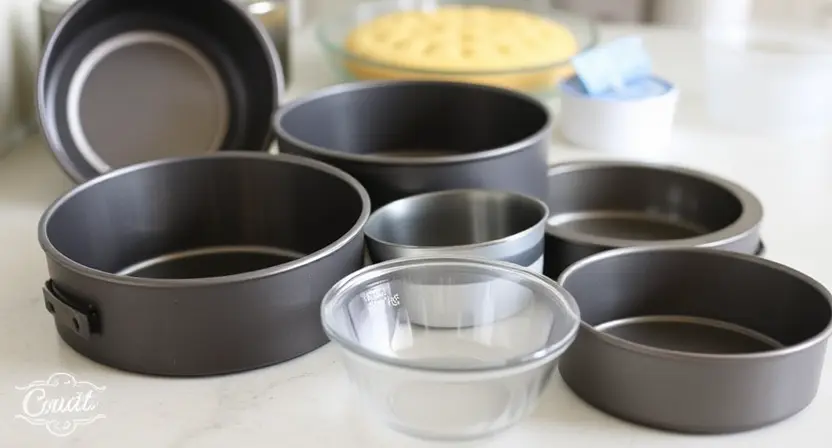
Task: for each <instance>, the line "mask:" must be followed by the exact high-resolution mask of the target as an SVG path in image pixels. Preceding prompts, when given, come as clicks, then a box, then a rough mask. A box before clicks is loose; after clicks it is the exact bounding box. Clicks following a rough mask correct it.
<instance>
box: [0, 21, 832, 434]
mask: <svg viewBox="0 0 832 448" xmlns="http://www.w3.org/2000/svg"><path fill="white" fill-rule="evenodd" d="M606 31H607V33H606V34H607V35H610V34H611V33H620V32H623V31H626V30H606ZM638 31H639V32H640V33H641V34H642V35H643V36H644V37H645V41H646V44H647V46H648V47H649V49H650V50H651V52H652V53H653V55H654V57H655V60H656V61H655V62H656V69H657V72H658V73H659V74H661V75H663V76H665V77H667V78H669V79H672V80H674V81H676V82H677V83H678V85H679V86H680V87H681V91H682V96H681V102H680V105H679V113H678V118H677V126H676V129H675V130H674V140H673V145H672V148H670V149H669V150H668V151H667V152H666V153H665V154H663V156H662V160H661V161H663V162H671V163H676V164H680V165H685V166H689V167H692V168H698V169H702V170H707V171H709V172H712V173H714V174H717V175H721V176H724V177H727V178H729V179H731V180H734V181H736V182H738V183H740V184H742V185H744V186H746V187H747V188H749V189H751V190H752V191H754V192H755V193H756V194H757V195H758V196H759V197H760V199H761V200H762V202H763V204H764V206H765V212H766V215H765V222H764V227H763V237H764V239H765V242H766V244H767V246H768V253H767V257H768V258H770V259H772V260H775V261H778V262H782V263H785V264H788V265H791V266H793V267H795V268H797V269H799V270H801V271H803V272H805V273H807V274H809V275H811V276H814V277H815V278H817V279H818V280H820V281H821V282H823V283H825V284H827V285H832V264H830V263H829V261H828V254H829V253H830V249H832V239H831V238H829V235H828V233H827V232H829V231H830V229H832V202H830V201H829V200H828V196H829V192H832V139H824V138H818V139H815V140H811V141H803V142H799V143H794V142H792V143H788V142H784V141H778V140H775V139H771V138H767V137H764V136H760V135H747V134H739V133H733V132H730V131H727V130H721V129H719V128H718V127H714V126H712V125H710V124H709V123H708V122H707V120H706V118H705V117H704V115H703V112H702V91H703V85H702V77H701V73H700V71H701V64H700V60H699V59H698V58H699V57H700V55H701V50H702V48H701V44H700V41H699V40H698V39H697V37H696V35H694V34H689V33H686V32H681V31H669V30H638ZM293 68H294V69H295V76H294V80H296V82H295V85H293V86H292V88H291V89H290V92H289V94H290V97H295V96H297V95H300V94H303V93H304V92H307V91H309V90H311V89H314V88H316V87H320V86H322V85H325V84H329V83H331V82H333V79H332V78H331V77H330V76H331V75H330V74H329V72H328V71H327V70H326V67H325V66H324V65H323V62H322V59H321V56H320V54H319V53H318V52H317V49H316V47H315V45H314V42H312V41H311V39H309V38H301V39H298V40H296V42H295V60H294V64H293ZM592 157H600V156H599V155H597V154H595V153H592V152H590V151H587V150H583V149H578V148H573V147H570V146H569V145H567V144H565V143H561V142H559V141H557V140H556V141H555V143H554V145H553V148H552V159H553V160H566V159H576V158H592ZM70 187H71V183H70V182H69V181H68V180H67V179H66V178H65V177H64V176H63V174H62V173H61V171H60V170H59V169H58V167H57V165H56V164H55V162H54V161H53V159H52V158H51V157H50V155H49V154H48V152H47V150H46V149H45V147H44V144H43V142H42V141H41V140H40V139H39V138H32V139H31V140H30V141H29V142H27V144H25V145H23V146H22V147H21V148H18V149H17V150H16V151H14V152H13V153H12V154H10V155H9V156H8V157H6V158H5V159H3V160H2V161H0V285H1V286H2V287H0V445H2V446H5V447H14V448H26V447H39V448H47V447H52V446H62V447H78V448H95V447H106V448H110V447H123V448H127V447H133V446H136V447H146V446H147V447H183V448H184V447H189V448H197V447H200V448H202V447H204V448H209V447H217V448H220V447H222V448H225V447H229V446H241V447H248V448H256V447H292V448H300V447H313V446H339V447H362V448H371V447H391V446H396V447H401V448H406V447H417V446H423V445H424V442H421V441H419V440H415V439H411V438H408V437H405V436H402V435H399V434H397V433H394V432H392V431H391V430H388V429H386V428H385V427H383V426H381V425H380V424H379V423H378V422H376V421H375V420H373V419H371V418H370V417H369V416H367V415H365V414H364V413H363V412H362V410H361V408H360V407H359V406H358V403H357V401H356V397H355V396H354V392H353V389H352V388H351V387H350V384H349V383H348V381H347V377H346V373H345V372H344V370H343V369H342V367H341V365H340V364H339V363H338V359H337V357H336V352H335V348H334V347H333V346H332V345H331V344H330V345H327V346H325V347H323V348H321V349H319V350H317V351H315V352H313V353H311V354H309V355H306V356H303V357H301V358H299V359H296V360H294V361H291V362H288V363H285V364H282V365H278V366H274V367H270V368H265V369H261V370H257V371H254V372H249V373H243V374H238V375H232V376H225V377H219V378H205V379H164V378H153V377H144V376H139V375H134V374H128V373H123V372H120V371H116V370H113V369H110V368H107V367H103V366H101V365H98V364H95V363H93V362H91V361H88V360H87V359H85V358H83V357H81V356H80V355H78V354H77V353H75V352H73V351H72V350H71V349H70V348H69V347H67V346H66V345H64V344H63V343H62V342H61V340H60V339H59V338H58V336H57V334H56V332H55V328H54V325H53V322H52V318H51V316H50V315H49V314H48V313H47V312H46V311H45V309H44V306H43V299H42V296H41V292H40V288H41V286H42V285H43V282H44V280H46V275H47V274H46V265H45V260H44V256H43V254H42V252H41V250H40V247H39V246H38V242H37V238H36V227H37V222H38V219H39V217H40V214H41V213H42V211H43V210H44V209H45V208H46V206H47V205H48V204H49V203H50V202H51V201H53V200H54V199H55V198H56V197H57V196H59V195H60V194H61V193H62V192H64V191H66V190H67V189H68V188H70ZM827 367H828V368H827V369H826V372H825V374H824V378H823V383H822V385H821V388H820V391H819V393H818V396H817V398H816V399H815V401H814V403H813V404H812V405H811V406H810V407H809V408H808V409H806V410H805V411H804V412H802V413H801V414H799V415H797V416H795V417H794V418H792V419H790V420H788V421H786V422H783V423H781V424H778V425H775V426H773V427H770V428H767V429H763V430H759V431H755V432H750V433H745V434H739V435H732V436H720V437H692V436H681V435H673V434H667V433H662V432H657V431H652V430H648V429H644V428H640V427H636V426H633V425H630V424H627V423H624V422H621V421H618V420H616V419H614V418H612V417H608V416H606V415H604V414H601V413H599V412H597V411H595V410H593V409H591V408H590V407H588V406H587V405H585V404H583V403H582V402H581V401H580V400H578V399H577V398H576V397H575V396H574V395H573V394H572V393H571V392H569V391H568V389H567V388H566V387H565V386H564V385H563V383H562V381H561V380H560V378H559V377H557V376H556V377H555V378H554V379H553V380H552V384H551V385H550V386H549V387H548V389H547V390H546V392H545V394H544V396H543V398H542V401H541V403H540V406H539V408H538V409H537V411H536V412H535V413H534V414H533V415H532V416H531V417H530V418H528V419H527V420H525V421H524V422H523V423H522V424H520V425H519V426H517V427H515V428H513V429H511V430H509V431H508V432H505V433H503V434H501V435H499V436H498V437H496V438H494V439H490V440H486V441H482V442H476V443H471V444H469V445H470V446H483V447H495V448H496V447H507V448H508V447H521V446H522V447H538V446H539V447H544V446H545V447H551V446H581V447H584V448H591V447H615V448H627V447H638V448H650V447H656V448H659V447H662V448H669V447H672V448H686V447H696V448H709V447H711V448H719V447H749V448H766V447H772V448H775V447H776V448H782V447H784V446H800V447H802V448H813V447H821V446H828V445H829V440H830V439H832V425H830V424H829V415H832V365H828V366H827ZM62 372H64V373H71V374H72V375H74V377H75V378H76V379H77V380H79V381H88V382H90V383H93V384H95V385H96V386H99V387H105V388H106V389H104V390H102V391H100V392H99V393H98V394H97V395H96V397H97V398H96V400H97V407H96V410H95V412H96V413H98V414H101V415H103V416H105V418H103V419H100V420H98V421H95V422H92V423H90V424H88V425H84V426H80V427H78V428H77V429H76V430H75V431H74V432H72V434H70V435H68V436H66V437H56V436H55V435H53V434H50V432H49V431H48V430H47V429H46V428H44V427H42V426H41V427H38V426H33V425H31V424H30V423H28V422H26V421H24V420H22V419H19V418H16V417H15V416H16V415H18V414H22V411H23V408H22V407H23V403H24V397H25V391H22V390H18V389H17V388H16V387H23V386H27V385H29V384H30V383H32V382H34V381H46V380H48V378H49V377H50V376H51V375H53V374H56V373H62ZM82 405H83V403H81V404H79V406H82ZM679 405H680V406H684V403H679Z"/></svg>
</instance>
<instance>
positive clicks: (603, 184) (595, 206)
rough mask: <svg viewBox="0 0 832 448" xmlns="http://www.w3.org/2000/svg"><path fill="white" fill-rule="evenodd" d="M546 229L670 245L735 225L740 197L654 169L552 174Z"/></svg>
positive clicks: (600, 169)
mask: <svg viewBox="0 0 832 448" xmlns="http://www.w3.org/2000/svg"><path fill="white" fill-rule="evenodd" d="M548 205H549V209H550V211H551V213H550V217H549V221H548V229H549V231H550V232H556V233H557V234H559V235H563V236H564V237H571V238H576V239H587V238H589V239H592V238H593V237H601V238H608V239H617V240H622V241H670V240H678V239H686V238H693V237H697V236H702V235H707V234H709V233H713V232H716V231H719V230H721V229H724V228H726V227H728V226H730V225H731V224H733V223H734V222H736V221H737V220H738V219H739V218H740V216H741V215H742V212H743V205H742V202H741V201H740V199H739V198H737V197H736V196H735V195H734V194H733V193H732V192H730V191H728V190H727V189H725V188H723V187H722V186H720V185H717V184H714V183H711V182H709V181H707V180H705V179H701V178H697V177H693V176H688V175H684V174H681V173H676V172H673V171H666V170H661V169H654V168H642V167H621V166H616V167H593V168H589V169H578V170H575V171H566V172H562V173H557V174H555V175H550V177H549V201H548Z"/></svg>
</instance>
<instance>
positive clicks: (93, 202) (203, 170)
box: [44, 156, 364, 279]
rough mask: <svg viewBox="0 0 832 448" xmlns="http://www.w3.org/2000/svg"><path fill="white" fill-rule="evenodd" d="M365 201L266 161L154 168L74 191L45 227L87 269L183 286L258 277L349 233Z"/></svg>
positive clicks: (300, 169)
mask: <svg viewBox="0 0 832 448" xmlns="http://www.w3.org/2000/svg"><path fill="white" fill-rule="evenodd" d="M363 211H364V202H363V200H362V196H361V194H360V193H359V192H358V191H357V190H356V189H355V187H354V186H353V185H352V184H350V183H349V182H348V181H346V180H344V179H341V178H339V177H336V176H334V175H332V174H330V173H328V172H325V171H322V170H320V169H317V168H313V167H309V166H306V165H300V164H294V163H288V162H283V161H281V160H279V159H273V158H271V157H270V156H263V157H248V156H235V157H229V156H209V157H194V158H186V159H179V160H174V161H170V160H166V161H159V162H155V163H153V164H149V165H143V166H141V167H139V168H137V169H135V170H130V169H128V170H127V171H124V172H122V173H121V174H119V175H117V176H114V177H109V178H105V179H103V180H102V181H99V182H95V181H93V182H92V183H88V184H85V185H82V186H81V187H78V189H76V190H75V191H73V192H72V193H70V195H69V196H68V197H66V198H65V199H64V200H63V201H62V202H60V203H59V205H58V206H56V208H55V209H53V211H52V212H51V215H49V216H48V217H47V219H46V221H45V223H44V226H45V228H44V231H45V236H46V238H47V240H48V242H49V243H51V245H52V246H53V247H54V249H55V250H56V251H57V252H59V253H60V254H62V255H63V256H65V257H67V258H69V259H70V260H72V261H73V262H75V263H77V264H80V265H82V266H84V267H86V268H91V269H95V270H98V271H103V272H106V273H110V274H116V275H129V276H133V277H145V278H164V279H186V278H209V277H222V276H227V275H233V274H240V273H244V272H251V271H257V270H260V269H263V268H268V267H273V266H277V265H280V264H283V263H285V262H288V261H291V260H295V259H297V258H300V257H302V256H305V255H309V254H312V253H315V252H318V251H320V250H322V249H324V248H326V247H327V246H330V245H331V244H333V243H335V242H337V241H338V240H339V239H341V238H342V237H343V236H344V235H346V234H348V233H349V232H350V231H351V230H352V229H353V227H354V226H355V225H356V223H357V222H358V220H359V219H360V218H361V216H362V213H363Z"/></svg>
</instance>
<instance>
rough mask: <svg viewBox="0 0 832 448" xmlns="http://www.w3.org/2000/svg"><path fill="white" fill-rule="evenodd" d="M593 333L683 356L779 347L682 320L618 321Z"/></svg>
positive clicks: (725, 327)
mask: <svg viewBox="0 0 832 448" xmlns="http://www.w3.org/2000/svg"><path fill="white" fill-rule="evenodd" d="M595 329H596V330H598V331H600V332H603V333H606V334H609V335H613V336H617V337H619V338H621V339H625V340H627V341H630V342H633V343H636V344H641V345H647V346H650V347H655V348H662V349H665V350H675V351H681V352H687V353H709V354H723V355H730V354H738V353H755V352H764V351H768V350H772V349H777V348H781V347H783V345H782V344H780V343H779V342H777V341H776V340H773V339H771V338H769V337H767V336H765V335H763V334H760V333H758V332H756V331H753V330H749V329H747V328H743V327H740V326H738V325H733V324H730V323H728V322H722V321H717V320H711V319H703V318H690V317H685V316H650V317H637V318H631V319H622V320H618V321H612V322H607V323H604V324H602V325H599V326H597V327H595Z"/></svg>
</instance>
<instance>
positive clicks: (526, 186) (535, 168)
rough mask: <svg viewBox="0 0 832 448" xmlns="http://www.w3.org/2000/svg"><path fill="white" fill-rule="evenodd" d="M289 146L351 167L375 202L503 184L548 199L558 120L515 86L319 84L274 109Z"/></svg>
mask: <svg viewBox="0 0 832 448" xmlns="http://www.w3.org/2000/svg"><path fill="white" fill-rule="evenodd" d="M275 129H276V132H277V141H278V147H279V150H280V151H281V152H284V153H288V154H297V155H301V156H306V157H311V158H315V159H318V160H321V161H323V162H326V163H329V164H331V165H334V166H337V167H339V168H341V169H343V170H344V171H346V172H348V173H350V174H352V175H353V176H355V178H356V179H358V180H359V181H360V182H361V184H362V185H364V186H365V187H366V188H367V191H368V192H369V193H370V198H371V200H372V202H373V208H374V209H376V208H378V207H381V206H383V205H385V204H387V203H389V202H392V201H395V200H397V199H401V198H404V197H407V196H412V195H415V194H420V193H429V192H433V191H440V190H453V189H471V188H477V189H488V190H503V191H509V192H514V193H520V194H526V195H529V196H533V197H536V198H538V199H542V200H545V199H546V195H547V194H548V192H547V188H546V160H547V152H548V148H549V144H550V143H549V140H550V138H551V132H552V120H551V116H550V114H549V111H548V109H547V108H546V106H545V105H544V104H543V103H541V102H540V101H538V100H536V99H534V98H532V97H530V96H527V95H524V94H522V93H518V92H514V91H511V90H505V89H500V88H496V87H487V86H480V85H472V84H463V83H453V82H442V81H365V82H358V83H349V84H341V85H337V86H332V87H328V88H325V89H323V90H319V91H317V92H315V93H313V94H311V95H309V96H306V97H303V98H300V99H298V100H295V101H293V102H291V103H289V104H287V105H286V106H284V107H282V108H281V109H280V110H279V111H278V112H277V114H276V115H275Z"/></svg>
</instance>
